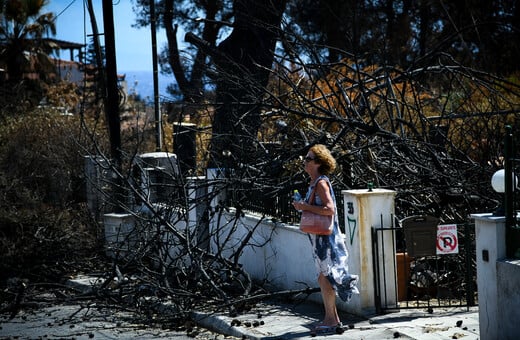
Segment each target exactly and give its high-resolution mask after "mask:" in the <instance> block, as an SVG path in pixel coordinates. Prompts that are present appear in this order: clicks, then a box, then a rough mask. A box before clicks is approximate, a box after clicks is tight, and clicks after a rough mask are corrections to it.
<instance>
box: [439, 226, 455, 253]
mask: <svg viewBox="0 0 520 340" xmlns="http://www.w3.org/2000/svg"><path fill="white" fill-rule="evenodd" d="M458 253H459V240H458V239H457V225H456V224H444V225H439V226H437V255H442V254H458Z"/></svg>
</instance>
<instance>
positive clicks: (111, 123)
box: [103, 0, 121, 165]
mask: <svg viewBox="0 0 520 340" xmlns="http://www.w3.org/2000/svg"><path fill="white" fill-rule="evenodd" d="M103 26H104V28H105V55H106V67H105V69H106V86H107V89H106V98H107V100H106V107H105V113H106V117H107V122H108V131H109V133H110V147H111V151H112V157H113V159H114V161H115V162H116V164H119V165H120V164H121V125H120V122H119V91H118V88H117V65H116V43H115V33H114V11H113V8H112V0H103Z"/></svg>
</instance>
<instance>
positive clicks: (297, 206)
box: [292, 201, 308, 211]
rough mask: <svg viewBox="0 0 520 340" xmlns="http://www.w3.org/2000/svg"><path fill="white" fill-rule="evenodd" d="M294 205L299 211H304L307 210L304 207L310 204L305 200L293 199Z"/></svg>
mask: <svg viewBox="0 0 520 340" xmlns="http://www.w3.org/2000/svg"><path fill="white" fill-rule="evenodd" d="M292 205H293V207H294V209H296V210H298V211H302V210H306V209H304V208H303V207H305V206H307V205H308V204H307V203H305V201H299V202H297V201H293V202H292Z"/></svg>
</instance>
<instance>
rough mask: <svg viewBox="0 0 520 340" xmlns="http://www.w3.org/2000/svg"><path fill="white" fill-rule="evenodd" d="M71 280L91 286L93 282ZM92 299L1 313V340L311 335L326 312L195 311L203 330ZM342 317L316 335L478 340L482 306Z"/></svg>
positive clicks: (309, 305)
mask: <svg viewBox="0 0 520 340" xmlns="http://www.w3.org/2000/svg"><path fill="white" fill-rule="evenodd" d="M72 284H73V285H74V286H75V287H76V288H81V287H83V288H85V289H89V280H85V279H82V280H79V281H76V282H72ZM51 300H52V299H51ZM89 303H90V305H89V304H87V303H85V304H83V305H80V304H73V305H67V304H61V305H57V306H42V307H41V308H26V309H24V310H21V311H20V312H19V313H18V314H17V315H16V317H14V318H12V319H10V318H9V315H8V314H0V339H57V338H59V339H72V338H74V339H152V338H153V339H157V338H168V339H235V338H237V339H251V340H253V339H311V338H312V336H311V328H312V326H313V325H314V324H316V323H317V322H319V321H320V319H321V318H322V316H323V307H322V306H321V305H319V304H316V303H313V302H304V303H299V304H294V303H287V302H277V303H261V304H258V305H257V306H256V307H255V308H254V309H253V310H252V311H251V312H249V313H247V314H242V315H239V316H233V317H231V316H229V315H226V314H225V313H220V314H205V313H194V314H193V318H194V319H195V320H196V321H197V323H198V324H199V325H200V326H201V327H203V329H201V328H197V327H194V328H193V330H194V331H192V332H190V331H188V330H186V329H178V328H173V327H172V326H171V325H168V324H160V323H156V324H150V325H147V326H143V325H137V324H134V323H132V320H134V318H132V317H131V314H129V313H125V312H121V311H120V310H119V309H116V308H109V307H103V308H101V307H100V306H96V305H92V303H91V302H89ZM340 316H341V320H342V322H343V324H344V326H345V329H346V331H345V332H344V333H343V334H341V335H337V334H332V335H327V336H324V335H318V336H316V338H323V337H326V338H327V340H334V339H360V340H361V339H362V340H382V339H418V340H429V339H435V340H439V339H440V340H442V339H464V340H477V339H479V322H478V307H471V308H469V309H468V308H460V307H459V308H435V309H433V312H432V313H428V312H427V311H426V310H425V309H403V310H401V311H399V312H394V313H389V314H385V315H377V316H373V317H370V318H363V317H359V316H354V315H351V314H346V313H341V315H340ZM190 329H191V327H190ZM207 330H209V331H207Z"/></svg>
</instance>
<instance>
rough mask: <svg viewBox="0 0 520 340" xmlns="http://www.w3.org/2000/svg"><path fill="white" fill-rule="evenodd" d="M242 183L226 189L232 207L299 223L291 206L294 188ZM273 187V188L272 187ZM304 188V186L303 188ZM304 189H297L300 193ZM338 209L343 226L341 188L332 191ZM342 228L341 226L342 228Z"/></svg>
mask: <svg viewBox="0 0 520 340" xmlns="http://www.w3.org/2000/svg"><path fill="white" fill-rule="evenodd" d="M247 187H248V185H247V184H244V185H243V187H242V188H240V187H239V188H238V189H237V187H235V186H234V187H233V189H232V190H229V191H228V194H227V197H228V200H229V201H228V204H229V205H230V206H234V207H240V208H241V209H243V210H245V211H248V212H252V213H256V214H260V215H265V216H268V217H269V218H271V219H273V220H275V221H280V222H283V223H295V224H297V223H299V222H300V213H299V212H298V211H296V210H295V209H294V207H293V206H292V204H291V203H292V201H293V198H292V196H293V190H294V188H279V187H278V186H277V185H276V183H274V184H273V186H272V187H270V188H265V189H255V190H252V189H251V188H250V186H249V188H247ZM246 188H247V189H246ZM273 188H274V189H273ZM305 189H306V188H305ZM305 189H301V190H300V189H298V190H299V191H300V192H301V193H302V195H303V194H304V191H302V190H305ZM334 193H335V197H336V205H337V209H338V219H339V224H340V226H343V221H344V216H343V196H342V194H341V190H338V192H336V191H335V192H334ZM342 229H343V228H342Z"/></svg>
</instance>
